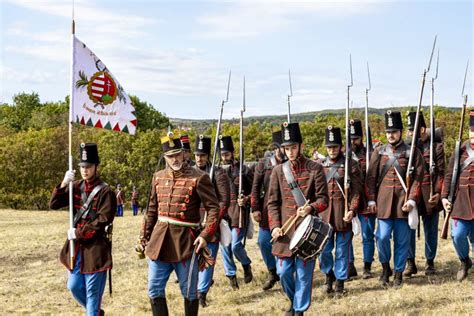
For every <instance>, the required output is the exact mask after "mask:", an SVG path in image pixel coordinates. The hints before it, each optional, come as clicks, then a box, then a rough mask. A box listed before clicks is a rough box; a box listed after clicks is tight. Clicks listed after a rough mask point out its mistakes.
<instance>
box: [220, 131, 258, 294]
mask: <svg viewBox="0 0 474 316" xmlns="http://www.w3.org/2000/svg"><path fill="white" fill-rule="evenodd" d="M219 151H220V155H221V160H222V164H223V168H224V169H225V170H227V174H228V176H229V178H230V205H229V208H228V211H227V213H228V214H229V217H230V226H231V229H232V242H231V244H230V245H229V246H228V247H224V246H222V245H221V246H220V247H221V251H222V257H223V258H224V270H225V275H226V276H227V277H228V278H229V282H230V286H231V287H232V289H234V290H236V289H238V288H239V284H238V282H237V277H236V274H237V267H236V266H235V262H234V256H235V257H236V258H237V260H239V262H240V263H241V264H242V267H243V269H244V282H245V283H250V282H251V281H252V279H253V275H252V268H251V265H250V264H251V263H252V261H251V260H250V258H249V257H248V255H247V251H246V250H245V247H244V244H243V243H242V241H243V240H244V238H245V237H246V234H247V229H248V227H249V221H251V219H250V216H249V212H248V209H249V207H250V193H251V190H252V181H253V173H252V172H251V170H250V169H249V168H248V167H246V166H245V165H243V166H244V170H242V173H243V175H242V182H243V183H242V188H243V191H244V193H243V194H244V197H243V198H239V197H238V195H239V192H238V189H239V168H240V166H239V161H238V160H236V159H235V158H234V143H233V142H232V137H231V136H220V139H219Z"/></svg>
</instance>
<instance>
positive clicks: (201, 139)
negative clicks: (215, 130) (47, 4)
mask: <svg viewBox="0 0 474 316" xmlns="http://www.w3.org/2000/svg"><path fill="white" fill-rule="evenodd" d="M194 153H195V154H198V155H210V154H211V138H210V137H205V136H204V135H199V136H198V137H197V138H196V150H195V151H194Z"/></svg>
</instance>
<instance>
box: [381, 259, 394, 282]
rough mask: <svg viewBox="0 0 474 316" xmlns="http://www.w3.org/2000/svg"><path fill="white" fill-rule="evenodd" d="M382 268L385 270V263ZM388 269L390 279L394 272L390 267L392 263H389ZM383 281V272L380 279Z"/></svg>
mask: <svg viewBox="0 0 474 316" xmlns="http://www.w3.org/2000/svg"><path fill="white" fill-rule="evenodd" d="M382 268H383V263H382ZM387 268H388V277H389V278H390V277H391V276H392V275H393V271H392V268H391V267H390V263H387ZM382 279H383V271H382V274H381V275H380V277H379V281H382Z"/></svg>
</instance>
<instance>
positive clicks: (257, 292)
mask: <svg viewBox="0 0 474 316" xmlns="http://www.w3.org/2000/svg"><path fill="white" fill-rule="evenodd" d="M140 221H141V217H139V216H138V217H132V216H131V212H130V211H129V210H126V214H125V217H122V218H117V219H116V220H115V230H114V247H113V252H114V253H113V256H114V269H113V285H114V293H113V296H112V297H110V296H109V294H108V293H106V294H105V295H104V300H103V308H104V309H105V312H106V314H111V315H144V314H151V310H150V307H149V301H148V298H147V290H146V289H147V263H146V261H145V260H138V259H137V256H136V254H135V252H134V250H133V247H134V244H135V241H136V238H137V235H138V231H139V225H140ZM67 226H68V214H67V212H52V211H50V212H38V211H12V210H0V238H1V239H0V243H1V246H0V249H1V251H0V314H1V315H11V314H44V315H49V314H54V315H56V314H67V315H71V314H76V315H80V314H83V309H82V307H80V306H79V305H78V304H77V303H76V302H75V301H74V300H73V298H72V296H71V295H70V293H69V292H68V291H67V289H66V278H67V273H66V269H65V268H64V267H63V266H62V265H60V264H59V262H58V259H57V257H58V253H59V250H60V248H61V247H62V245H63V243H64V240H65V237H66V230H67ZM354 246H355V252H356V266H357V268H358V270H359V272H361V270H362V265H363V263H362V260H361V242H360V237H357V238H356V241H355V243H354ZM247 249H248V251H249V253H250V257H251V259H252V260H253V270H254V276H255V278H254V281H253V282H252V283H250V284H244V283H243V280H242V276H243V272H242V269H241V267H239V272H238V277H239V281H240V285H241V288H240V290H239V291H232V290H230V289H229V287H228V283H227V278H225V277H224V272H223V267H222V261H221V259H220V255H219V257H218V262H217V267H216V273H215V277H214V279H215V284H214V286H213V287H212V288H211V290H210V293H209V295H208V299H209V303H210V306H209V307H207V308H205V309H202V308H201V309H200V312H201V315H238V314H246V315H250V314H266V315H279V314H281V312H282V310H283V309H284V308H285V307H286V306H287V305H288V302H287V300H286V297H285V295H284V294H283V292H282V291H281V288H280V285H279V284H278V285H277V286H276V287H275V289H273V290H271V291H269V292H263V291H262V290H261V284H262V283H263V281H264V279H265V277H266V272H265V268H264V264H263V262H262V260H261V259H260V255H259V250H258V248H257V245H256V240H255V239H253V240H250V241H248V247H247ZM422 249H423V241H422V240H420V241H419V242H418V249H417V251H418V258H417V263H418V266H419V268H420V267H421V268H423V266H424V257H423V253H424V251H423V250H422ZM458 265H459V261H458V259H457V257H456V256H455V254H454V249H453V246H452V244H451V240H448V241H444V240H441V241H440V245H439V250H438V258H437V260H436V267H437V269H438V274H437V275H436V276H434V277H429V278H428V277H426V276H424V274H423V273H420V272H419V273H418V274H417V275H416V276H415V277H413V278H411V279H406V280H405V285H404V286H403V288H401V289H399V290H395V289H388V290H383V289H381V288H380V287H379V285H378V282H377V280H378V278H372V279H369V280H362V279H361V278H360V277H359V278H357V279H356V280H353V281H351V282H348V283H347V284H346V287H347V290H348V295H347V296H345V297H343V298H340V299H334V298H326V297H325V296H324V295H323V294H322V291H321V286H322V284H323V279H324V276H323V274H322V273H321V272H320V271H319V269H318V268H316V272H315V274H314V275H315V282H314V288H313V292H312V298H313V299H312V305H311V307H310V309H309V310H308V313H307V314H314V315H317V314H322V315H327V314H377V315H380V314H438V315H446V314H453V313H454V314H472V313H474V291H473V288H474V287H473V285H474V273H471V275H470V276H469V278H468V279H467V280H466V281H464V282H463V283H458V282H457V281H456V280H455V274H456V271H457V268H458ZM375 272H376V273H377V274H378V273H379V272H380V264H378V262H376V263H375ZM173 278H174V277H172V279H173ZM167 298H168V306H169V308H170V312H171V314H172V315H181V314H183V302H182V298H181V295H180V293H179V289H178V285H177V284H174V283H173V282H170V283H169V285H168V289H167Z"/></svg>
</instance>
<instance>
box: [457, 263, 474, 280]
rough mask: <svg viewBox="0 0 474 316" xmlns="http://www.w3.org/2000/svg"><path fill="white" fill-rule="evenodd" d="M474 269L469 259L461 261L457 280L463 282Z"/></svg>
mask: <svg viewBox="0 0 474 316" xmlns="http://www.w3.org/2000/svg"><path fill="white" fill-rule="evenodd" d="M470 268H472V261H471V259H470V258H469V257H467V258H466V259H461V266H460V267H459V270H458V275H457V279H458V281H459V282H462V280H464V279H465V278H467V273H468V271H469V269H470Z"/></svg>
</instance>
